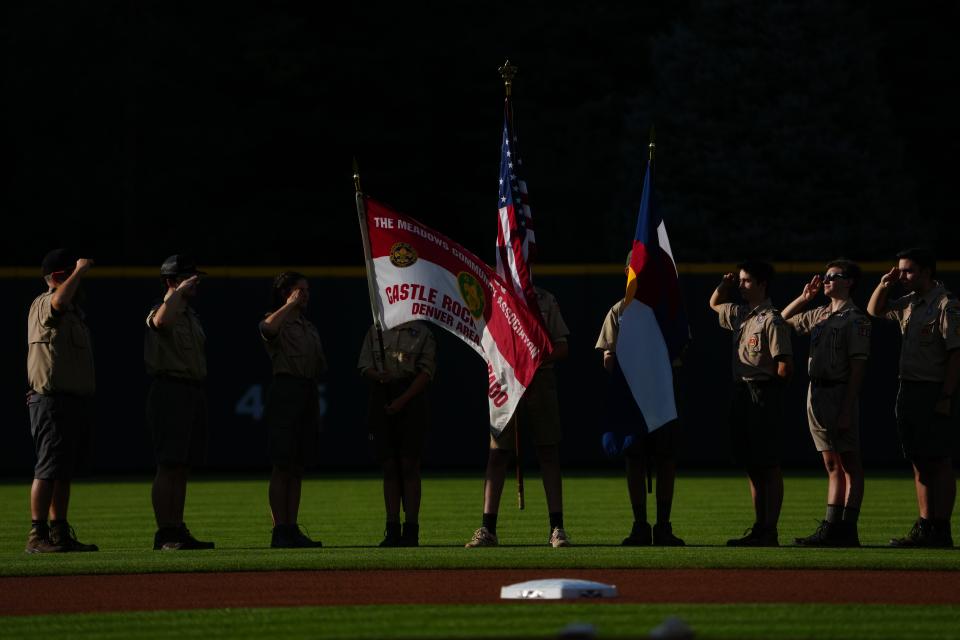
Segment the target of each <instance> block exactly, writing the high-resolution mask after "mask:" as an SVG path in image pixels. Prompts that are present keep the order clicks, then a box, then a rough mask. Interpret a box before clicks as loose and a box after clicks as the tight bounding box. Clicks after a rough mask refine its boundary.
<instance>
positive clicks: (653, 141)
mask: <svg viewBox="0 0 960 640" xmlns="http://www.w3.org/2000/svg"><path fill="white" fill-rule="evenodd" d="M656 150H657V131H656V129H654V128H653V125H650V162H653V154H654V153H655V152H656Z"/></svg>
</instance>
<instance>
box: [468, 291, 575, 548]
mask: <svg viewBox="0 0 960 640" xmlns="http://www.w3.org/2000/svg"><path fill="white" fill-rule="evenodd" d="M534 289H535V291H536V294H537V306H538V307H539V309H540V315H541V317H542V318H543V323H544V327H545V328H546V330H547V333H548V334H549V335H550V341H551V342H552V343H553V352H552V353H551V354H550V356H549V357H548V359H547V360H545V361H544V362H543V363H542V364H541V365H540V367H539V368H538V369H537V372H536V373H535V374H534V376H533V379H532V380H531V381H530V385H529V386H528V387H527V390H526V392H524V394H523V397H522V398H521V399H520V402H519V403H518V404H517V408H516V410H515V411H514V414H513V417H512V418H511V419H510V422H508V423H507V426H506V427H504V428H503V431H501V432H500V435H499V436H498V437H496V438H494V437H493V436H492V435H491V436H490V452H489V455H488V457H487V470H486V474H485V478H484V484H483V520H482V524H481V526H480V528H479V529H477V530H476V531H474V533H473V537H472V538H471V539H470V541H469V542H467V544H466V545H464V546H465V547H466V548H468V549H469V548H473V547H492V546H496V545H497V544H498V539H497V514H498V512H499V511H500V497H501V495H502V494H503V484H504V481H505V479H506V472H507V462H508V460H509V459H510V454H511V453H512V452H513V451H514V449H515V448H516V439H517V425H518V423H519V425H520V431H521V432H524V431H526V432H529V433H530V434H531V435H532V437H533V442H534V444H535V445H536V447H537V459H538V460H539V462H540V473H541V475H542V476H543V490H544V493H545V494H546V498H547V513H548V518H549V521H550V534H549V537H548V538H547V543H548V544H549V545H550V546H552V547H554V548H557V547H566V546H569V545H570V541H569V539H568V537H567V533H566V531H565V530H564V528H563V480H562V478H561V477H560V439H561V429H560V406H559V403H558V402H557V378H556V373H555V370H554V367H553V363H554V362H556V361H557V360H562V359H564V358H566V357H567V354H568V353H569V347H568V345H567V336H569V335H570V330H569V329H568V328H567V324H566V323H565V322H564V321H563V316H562V315H561V314H560V305H559V304H557V299H556V298H555V297H554V296H553V294H552V293H550V292H549V291H547V290H546V289H541V288H540V287H534ZM517 464H519V461H518V462H517Z"/></svg>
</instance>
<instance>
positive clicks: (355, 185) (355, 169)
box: [353, 158, 360, 193]
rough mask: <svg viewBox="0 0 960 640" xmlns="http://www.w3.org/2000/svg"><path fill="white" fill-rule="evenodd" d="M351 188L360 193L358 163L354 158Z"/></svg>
mask: <svg viewBox="0 0 960 640" xmlns="http://www.w3.org/2000/svg"><path fill="white" fill-rule="evenodd" d="M353 188H354V189H356V190H357V193H360V165H359V164H357V159H356V158H354V159H353Z"/></svg>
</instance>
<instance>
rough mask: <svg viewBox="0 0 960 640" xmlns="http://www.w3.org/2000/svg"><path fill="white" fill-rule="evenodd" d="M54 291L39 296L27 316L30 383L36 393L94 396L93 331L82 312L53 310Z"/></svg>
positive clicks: (28, 373)
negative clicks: (84, 319)
mask: <svg viewBox="0 0 960 640" xmlns="http://www.w3.org/2000/svg"><path fill="white" fill-rule="evenodd" d="M52 301H53V291H52V290H51V291H47V292H46V293H43V294H40V295H39V296H37V299H36V300H34V301H33V304H31V305H30V314H29V315H28V316H27V343H28V348H27V380H28V381H29V383H30V388H31V389H33V390H34V391H35V392H37V393H44V394H50V393H73V394H76V395H81V396H90V395H93V392H94V391H95V390H96V382H95V379H94V370H93V349H92V348H91V343H90V331H89V329H87V325H86V323H84V321H83V312H82V311H81V310H80V309H79V308H78V307H76V306H75V305H71V307H70V308H69V309H67V310H66V311H64V312H63V313H60V312H57V311H56V310H55V309H54V308H53V303H52Z"/></svg>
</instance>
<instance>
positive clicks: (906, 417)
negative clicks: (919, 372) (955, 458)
mask: <svg viewBox="0 0 960 640" xmlns="http://www.w3.org/2000/svg"><path fill="white" fill-rule="evenodd" d="M942 389H943V384H942V383H940V382H913V381H910V380H901V381H900V391H899V392H898V393H897V408H896V413H897V432H898V433H899V435H900V446H901V447H902V448H903V457H904V458H906V459H907V460H913V459H915V458H949V457H951V456H952V455H953V448H954V444H955V442H956V436H955V433H956V429H957V424H958V413H960V412H958V410H960V407H958V404H960V402H958V398H957V394H954V398H953V402H952V409H953V414H952V415H950V416H943V415H940V414H938V413H936V412H935V411H934V407H935V406H936V404H937V400H938V399H939V398H940V394H941V391H942Z"/></svg>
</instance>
